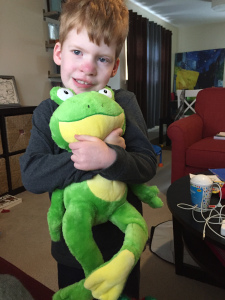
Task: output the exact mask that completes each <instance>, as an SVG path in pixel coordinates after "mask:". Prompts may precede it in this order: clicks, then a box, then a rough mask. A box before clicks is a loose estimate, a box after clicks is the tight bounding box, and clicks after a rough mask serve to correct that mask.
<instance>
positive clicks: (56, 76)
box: [48, 71, 61, 78]
mask: <svg viewBox="0 0 225 300" xmlns="http://www.w3.org/2000/svg"><path fill="white" fill-rule="evenodd" d="M48 78H61V76H60V74H51V73H50V72H49V71H48Z"/></svg>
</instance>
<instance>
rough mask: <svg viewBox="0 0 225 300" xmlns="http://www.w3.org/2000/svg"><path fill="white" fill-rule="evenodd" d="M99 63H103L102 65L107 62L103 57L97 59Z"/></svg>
mask: <svg viewBox="0 0 225 300" xmlns="http://www.w3.org/2000/svg"><path fill="white" fill-rule="evenodd" d="M99 61H100V62H103V63H104V62H108V60H107V59H106V58H104V57H99Z"/></svg>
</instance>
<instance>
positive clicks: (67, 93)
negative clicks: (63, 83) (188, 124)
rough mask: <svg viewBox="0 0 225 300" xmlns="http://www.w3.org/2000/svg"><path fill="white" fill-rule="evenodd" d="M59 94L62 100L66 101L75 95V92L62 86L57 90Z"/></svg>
mask: <svg viewBox="0 0 225 300" xmlns="http://www.w3.org/2000/svg"><path fill="white" fill-rule="evenodd" d="M57 96H58V97H59V99H61V100H62V101H65V100H67V99H69V98H71V97H73V93H72V92H71V91H70V90H69V89H65V88H62V89H59V90H58V91H57Z"/></svg>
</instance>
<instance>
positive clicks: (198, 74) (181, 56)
mask: <svg viewBox="0 0 225 300" xmlns="http://www.w3.org/2000/svg"><path fill="white" fill-rule="evenodd" d="M224 58H225V49H212V50H202V51H193V52H183V53H176V54H175V69H174V91H176V90H182V89H188V90H194V89H204V88H207V87H212V86H215V87H222V86H223V75H224Z"/></svg>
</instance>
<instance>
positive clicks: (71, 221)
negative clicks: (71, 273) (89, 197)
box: [62, 200, 104, 276]
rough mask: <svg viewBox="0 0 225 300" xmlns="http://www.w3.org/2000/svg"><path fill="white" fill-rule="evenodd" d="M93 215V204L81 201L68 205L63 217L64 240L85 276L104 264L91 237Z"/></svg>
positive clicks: (94, 210) (94, 209)
mask: <svg viewBox="0 0 225 300" xmlns="http://www.w3.org/2000/svg"><path fill="white" fill-rule="evenodd" d="M71 203H72V202H71ZM95 213H96V206H95V205H94V204H93V203H91V202H89V201H83V200H81V201H76V202H73V203H72V204H71V205H69V206H68V207H67V209H66V212H65V214H64V217H63V226H62V231H63V236H64V239H65V241H66V244H67V246H68V248H69V250H70V252H71V253H72V254H73V255H74V256H75V257H76V259H77V260H78V261H79V263H80V264H81V266H82V268H83V269H84V273H85V276H88V275H89V274H90V273H91V272H92V271H93V270H94V269H96V268H97V267H99V266H100V265H102V264H103V263H104V260H103V257H102V254H101V252H100V250H99V248H98V246H97V244H96V243H95V240H94V238H93V235H92V226H93V222H94V220H95Z"/></svg>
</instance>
